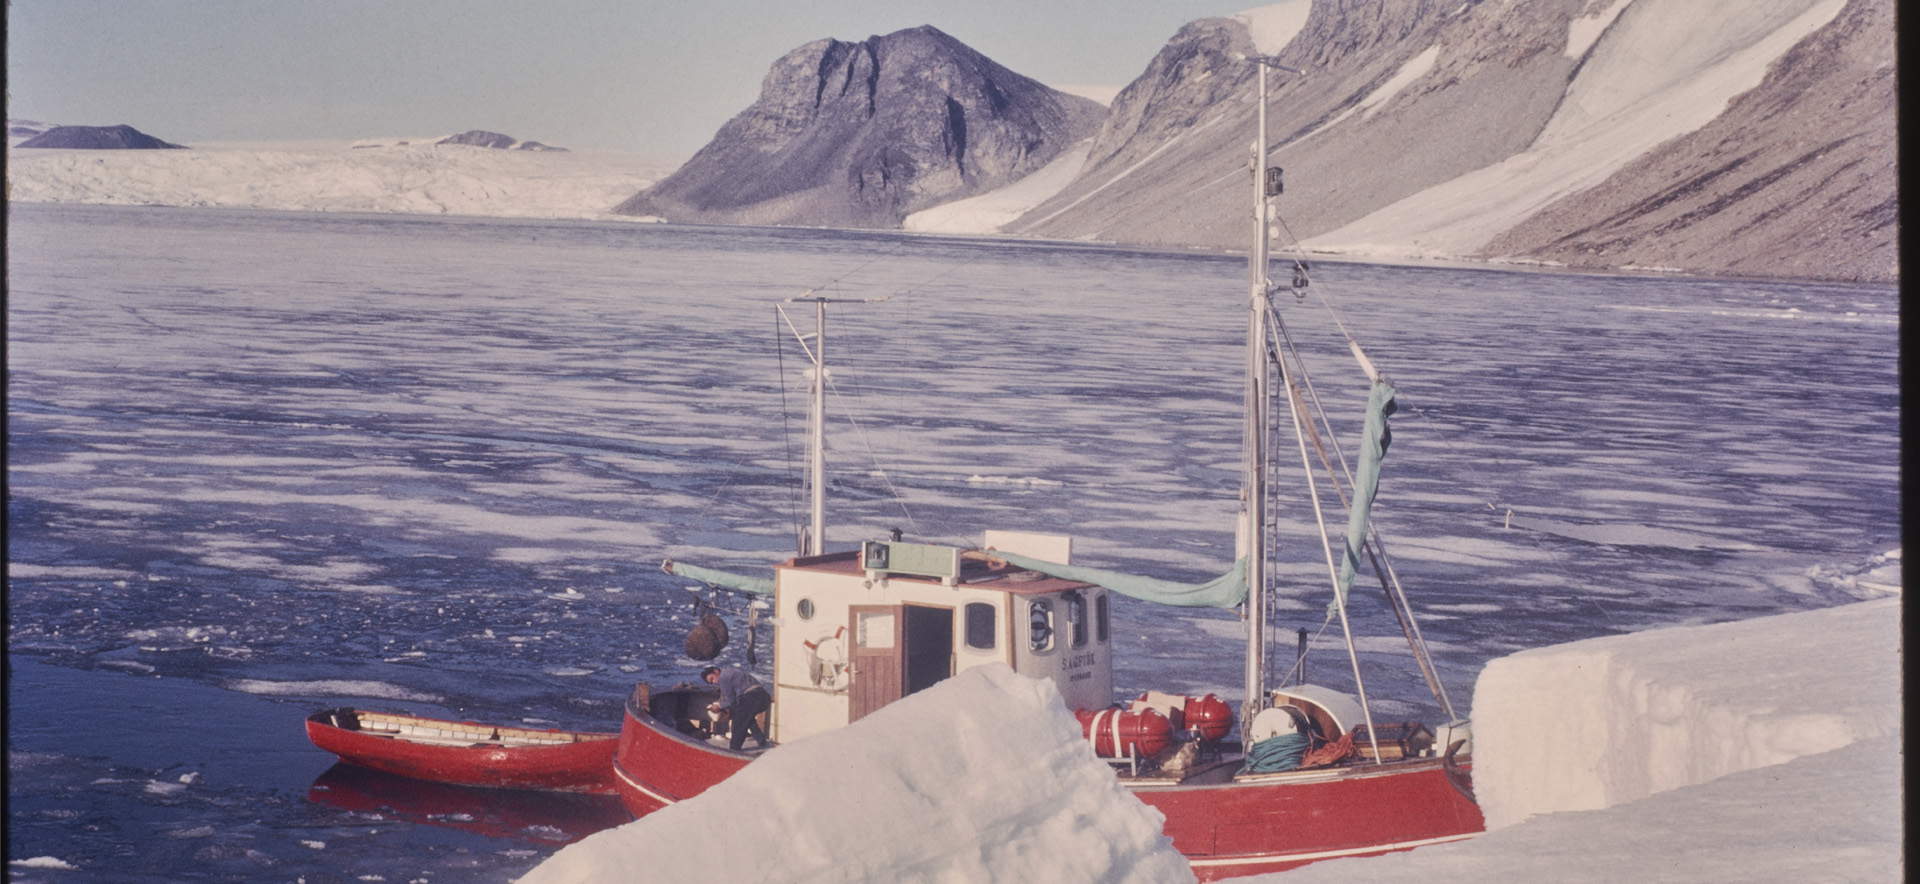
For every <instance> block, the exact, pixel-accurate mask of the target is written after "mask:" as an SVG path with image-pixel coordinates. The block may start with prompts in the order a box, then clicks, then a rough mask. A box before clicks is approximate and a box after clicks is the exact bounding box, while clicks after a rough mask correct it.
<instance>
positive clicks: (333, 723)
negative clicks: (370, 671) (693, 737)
mask: <svg viewBox="0 0 1920 884" xmlns="http://www.w3.org/2000/svg"><path fill="white" fill-rule="evenodd" d="M619 736H620V735H619V734H610V733H590V732H578V731H563V730H536V729H533V728H520V727H503V726H500V725H491V724H479V723H476V722H471V721H442V720H440V719H435V718H422V717H420V716H417V715H403V714H398V713H391V712H368V711H365V710H361V709H353V708H350V707H341V708H338V709H323V710H321V711H319V712H316V713H314V714H312V715H309V716H307V738H308V739H310V740H312V741H313V744H314V745H315V746H319V747H320V748H322V749H325V750H327V751H328V752H332V753H333V754H335V755H338V756H340V760H341V761H344V762H346V763H348V764H356V765H359V766H361V767H369V768H372V769H374V770H379V771H385V772H387V773H391V774H398V775H400V776H403V777H413V778H415V779H420V780H428V781H432V782H436V783H454V784H458V785H463V786H484V787H488V788H495V789H539V790H544V791H554V792H588V793H595V794H613V792H614V788H613V751H614V748H615V747H616V746H617V745H618V744H619V741H618V739H617V738H618V737H619Z"/></svg>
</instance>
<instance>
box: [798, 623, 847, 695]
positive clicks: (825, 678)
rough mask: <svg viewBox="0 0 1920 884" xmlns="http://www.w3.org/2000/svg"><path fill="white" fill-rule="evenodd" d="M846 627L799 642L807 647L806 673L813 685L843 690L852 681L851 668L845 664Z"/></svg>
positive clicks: (831, 689) (832, 689)
mask: <svg viewBox="0 0 1920 884" xmlns="http://www.w3.org/2000/svg"><path fill="white" fill-rule="evenodd" d="M846 639H847V628H846V627H845V626H842V627H840V628H839V629H836V630H834V631H833V634H832V635H822V636H820V637H819V638H815V639H813V640H812V641H806V642H801V645H803V646H804V647H805V648H806V649H807V675H808V676H810V677H811V678H812V679H813V684H814V686H815V687H820V688H826V689H827V690H830V691H844V690H846V689H847V685H848V684H849V683H851V682H852V681H853V669H852V667H849V666H848V665H847V641H846Z"/></svg>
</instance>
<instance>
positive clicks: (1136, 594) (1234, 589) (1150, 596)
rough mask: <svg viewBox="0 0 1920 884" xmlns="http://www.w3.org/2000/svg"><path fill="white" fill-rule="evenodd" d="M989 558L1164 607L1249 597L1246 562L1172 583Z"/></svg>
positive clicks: (1010, 557) (1227, 603)
mask: <svg viewBox="0 0 1920 884" xmlns="http://www.w3.org/2000/svg"><path fill="white" fill-rule="evenodd" d="M987 555H990V556H993V557H994V558H997V559H1005V560H1007V561H1008V562H1009V563H1011V564H1013V565H1014V566H1015V567H1019V568H1025V569H1027V570H1029V571H1038V572H1040V573H1042V574H1046V575H1048V576H1051V577H1058V578H1061V579H1062V580H1078V581H1080V582H1081V583H1091V584H1093V585H1095V586H1104V587H1106V588H1108V589H1111V590H1113V591H1114V592H1117V593H1119V594H1121V595H1124V596H1129V597H1132V598H1136V599H1142V600H1144V601H1149V602H1158V603H1160V604H1162V605H1178V606H1180V607H1183V608H1231V607H1233V606H1235V605H1238V604H1240V603H1241V602H1243V601H1245V600H1246V598H1247V560H1246V559H1239V560H1236V561H1235V562H1234V563H1233V570H1232V571H1229V572H1227V573H1226V574H1223V575H1221V576H1219V577H1216V578H1214V579H1212V580H1209V581H1207V582H1205V583H1175V582H1174V581H1171V580H1160V579H1157V578H1154V577H1141V576H1139V575H1137V574H1123V573H1121V572H1119V571H1108V570H1106V569H1104V568H1087V567H1082V566H1080V565H1062V564H1060V563H1058V562H1048V561H1043V560H1041V559H1036V558H1032V557H1030V556H1023V555H1019V554H1018V553H1008V552H1000V551H999V550H987Z"/></svg>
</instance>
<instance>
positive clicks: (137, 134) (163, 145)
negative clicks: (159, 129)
mask: <svg viewBox="0 0 1920 884" xmlns="http://www.w3.org/2000/svg"><path fill="white" fill-rule="evenodd" d="M16 146H17V147H43V148H66V149H69V150H186V147H185V146H184V145H179V144H169V143H167V142H165V141H161V140H160V139H158V138H155V137H153V136H151V135H148V134H147V133H145V132H142V131H140V130H138V129H135V128H133V127H132V126H127V125H124V124H123V125H119V126H54V127H53V128H51V129H48V130H46V131H44V132H41V133H40V134H38V135H35V136H33V137H32V138H29V139H27V140H25V141H22V142H20V143H19V144H18V145H16Z"/></svg>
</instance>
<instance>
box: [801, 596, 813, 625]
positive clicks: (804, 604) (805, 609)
mask: <svg viewBox="0 0 1920 884" xmlns="http://www.w3.org/2000/svg"><path fill="white" fill-rule="evenodd" d="M799 609H800V619H802V620H812V619H813V599H801V600H800V604H799Z"/></svg>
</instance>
